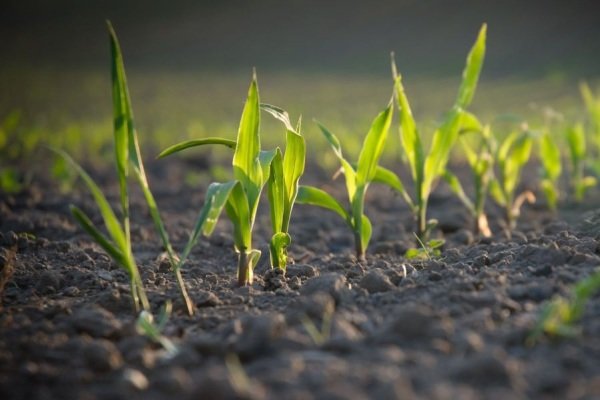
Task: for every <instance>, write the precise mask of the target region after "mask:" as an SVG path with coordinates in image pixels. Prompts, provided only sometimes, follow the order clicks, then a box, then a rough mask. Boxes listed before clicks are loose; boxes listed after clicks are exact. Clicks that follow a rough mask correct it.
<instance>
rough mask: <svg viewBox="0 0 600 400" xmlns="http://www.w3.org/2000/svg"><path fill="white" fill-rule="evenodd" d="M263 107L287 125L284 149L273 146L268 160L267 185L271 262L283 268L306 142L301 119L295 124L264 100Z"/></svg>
mask: <svg viewBox="0 0 600 400" xmlns="http://www.w3.org/2000/svg"><path fill="white" fill-rule="evenodd" d="M262 109H263V110H265V111H267V112H268V113H270V114H271V115H273V116H274V117H275V118H277V119H278V120H280V121H281V122H283V124H284V125H285V129H286V145H285V146H286V147H285V153H284V154H282V153H281V151H280V150H279V149H277V150H276V152H275V156H274V157H273V160H272V162H271V173H270V177H269V182H268V186H267V189H268V194H269V205H270V208H271V224H272V228H273V236H272V237H271V242H270V244H269V250H270V256H271V266H272V267H273V268H280V269H283V270H285V268H286V265H287V247H288V246H289V245H290V243H291V237H290V235H289V233H288V230H289V225H290V218H291V216H292V208H293V207H294V202H295V201H296V197H297V195H298V182H299V180H300V177H301V176H302V174H303V173H304V164H305V158H306V144H305V142H304V138H303V137H302V135H301V134H300V130H301V121H300V120H299V121H298V124H297V126H296V128H294V127H292V124H291V123H290V119H289V116H288V114H287V112H285V111H284V110H282V109H280V108H277V107H274V106H271V105H267V104H263V105H262Z"/></svg>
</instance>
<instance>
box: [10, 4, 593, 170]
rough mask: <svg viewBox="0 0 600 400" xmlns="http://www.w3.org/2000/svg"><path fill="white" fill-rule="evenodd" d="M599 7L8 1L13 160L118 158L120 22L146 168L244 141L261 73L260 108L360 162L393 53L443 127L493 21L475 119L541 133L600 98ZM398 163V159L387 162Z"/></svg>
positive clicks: (273, 137) (313, 150) (312, 146)
mask: <svg viewBox="0 0 600 400" xmlns="http://www.w3.org/2000/svg"><path fill="white" fill-rule="evenodd" d="M598 8H599V7H598V5H597V2H594V1H582V0H579V1H577V0H575V1H569V2H567V1H515V0H506V1H483V0H421V1H417V0H398V1H355V0H345V1H338V0H334V1H299V0H291V1H272V0H257V1H242V0H238V1H191V0H190V1H168V2H167V1H152V2H150V1H137V0H136V1H122V0H121V1H116V0H107V1H80V0H79V1H75V0H54V1H48V0H38V1H15V0H8V1H7V0H5V1H3V4H2V13H1V15H0V34H1V35H2V38H3V39H4V40H2V41H0V52H1V54H2V63H1V64H0V85H1V87H2V90H1V91H0V122H1V121H4V123H3V127H2V129H3V130H4V131H5V132H4V135H5V137H7V138H8V139H5V140H4V143H2V140H0V156H2V161H1V162H2V163H3V164H6V163H9V162H12V163H17V162H25V161H26V159H27V157H28V155H29V154H31V151H32V149H34V148H35V147H36V146H37V145H38V144H39V143H41V142H46V143H51V144H54V145H56V146H60V147H64V148H67V150H69V151H70V152H73V153H74V155H75V156H76V157H77V158H79V159H84V158H87V159H91V158H93V157H96V156H98V155H99V154H107V153H110V140H111V134H112V132H111V121H110V118H111V100H110V71H109V51H108V36H107V33H106V27H105V22H104V21H105V20H106V19H110V20H111V21H112V23H113V25H114V27H115V29H116V31H117V33H118V35H119V38H120V41H121V45H122V49H123V52H124V57H125V65H126V68H127V73H128V79H129V85H130V89H131V94H132V101H133V108H134V112H135V114H136V122H137V126H138V131H139V134H140V139H141V141H142V148H143V151H145V153H146V155H147V156H148V157H150V156H153V155H154V154H155V153H154V152H155V151H157V150H158V149H160V148H162V147H164V146H167V145H169V144H172V143H174V142H176V141H179V140H181V139H184V138H192V137H202V136H216V135H219V136H225V137H230V138H234V137H235V135H236V131H237V123H238V120H239V115H240V113H241V109H242V105H243V101H244V99H245V95H246V90H247V86H248V83H249V81H250V77H251V70H252V67H256V68H257V71H258V77H259V85H260V90H261V100H262V101H264V102H269V103H272V104H276V105H278V106H281V107H283V108H285V109H287V110H288V111H290V114H291V116H292V118H293V119H296V118H297V117H298V116H299V115H300V114H302V115H303V118H304V121H305V124H304V127H305V134H306V135H307V137H308V140H309V144H308V146H309V156H312V157H315V158H320V157H321V153H322V152H323V153H325V152H326V150H323V149H326V147H325V146H324V144H325V142H324V140H323V139H322V138H321V137H320V135H319V134H318V132H317V129H316V127H315V125H314V124H313V123H312V119H313V118H316V119H318V120H319V121H321V122H322V123H324V124H325V125H327V126H328V127H330V128H331V130H332V131H333V132H334V133H336V134H338V135H339V136H340V137H341V139H342V140H343V141H344V147H345V150H346V151H347V152H348V153H351V154H357V152H358V150H359V148H360V140H362V137H363V136H364V134H365V133H366V132H367V130H368V127H369V124H370V121H371V120H372V118H374V116H375V115H376V113H377V112H378V111H379V110H381V109H382V108H384V107H385V105H386V104H387V102H388V100H389V98H390V96H391V93H392V85H391V78H390V69H389V52H390V51H392V50H393V51H395V53H396V60H397V64H398V67H399V69H400V72H401V73H402V74H403V78H404V83H405V86H406V88H407V91H408V96H409V100H411V102H412V106H413V111H414V112H415V114H416V116H417V119H418V120H419V121H421V123H422V128H423V130H424V131H429V130H431V129H433V127H434V126H435V123H436V120H437V119H439V118H440V116H441V115H442V113H443V112H445V111H447V109H448V107H449V106H450V105H451V104H452V101H453V97H454V95H455V92H456V90H457V87H458V84H459V82H460V74H461V71H462V67H463V64H464V59H465V56H466V54H467V52H468V49H469V48H470V46H471V44H472V43H473V41H474V40H475V37H476V34H477V31H478V29H479V27H480V25H481V23H482V22H487V23H488V47H487V48H488V50H487V56H486V62H485V65H484V69H483V74H482V78H481V81H480V87H479V89H478V93H477V95H476V97H475V102H474V104H473V107H472V110H473V111H475V112H476V113H478V114H479V115H480V116H481V119H482V120H484V121H492V120H493V119H494V118H497V117H498V116H502V115H506V114H515V115H519V116H522V117H524V118H527V119H529V120H530V121H531V122H532V123H534V124H535V123H539V122H540V121H541V120H542V119H543V115H544V113H545V111H544V110H545V109H546V108H547V107H552V108H553V109H555V110H558V111H560V112H561V113H563V114H564V116H565V118H566V119H575V118H579V117H580V116H581V115H583V113H584V110H583V106H582V104H581V101H580V99H579V93H578V82H580V81H582V80H586V81H588V82H590V84H591V85H592V87H596V86H597V83H598V78H599V77H600V74H599V72H600V70H599V69H598V61H599V58H600V24H598V23H597V16H598V15H600V13H598ZM17 113H18V115H19V117H18V121H17V122H15V120H17V118H16V115H17ZM9 116H12V118H9ZM263 121H264V122H265V123H264V130H263V132H264V133H263V137H264V138H265V139H264V141H265V142H266V144H267V145H272V144H276V143H281V142H282V140H283V132H281V129H280V128H279V126H278V125H277V124H275V123H272V122H271V121H269V120H268V119H267V118H263ZM429 128H431V129H429ZM7 131H10V132H8V133H7ZM396 136H397V135H393V138H392V140H397V139H396ZM392 144H393V143H392ZM395 152H397V147H396V146H394V145H392V146H388V154H387V157H398V156H399V155H398V154H395ZM325 154H327V156H324V157H325V158H324V160H325V161H327V160H328V159H329V158H327V157H330V155H329V152H326V153H325Z"/></svg>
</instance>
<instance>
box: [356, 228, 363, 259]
mask: <svg viewBox="0 0 600 400" xmlns="http://www.w3.org/2000/svg"><path fill="white" fill-rule="evenodd" d="M354 247H355V248H356V258H357V259H358V261H365V260H366V258H365V250H364V249H363V247H362V241H361V239H360V233H358V232H354Z"/></svg>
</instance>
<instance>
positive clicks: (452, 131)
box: [392, 24, 487, 243]
mask: <svg viewBox="0 0 600 400" xmlns="http://www.w3.org/2000/svg"><path fill="white" fill-rule="evenodd" d="M486 29H487V28H486V25H485V24H484V25H483V26H482V27H481V29H480V31H479V35H478V36H477V40H476V41H475V44H474V45H473V47H472V48H471V51H470V52H469V55H468V56H467V61H466V66H465V69H464V71H463V75H462V77H463V78H462V83H461V85H460V88H459V90H458V96H457V98H456V101H455V102H454V106H453V107H452V109H451V110H450V112H449V113H448V114H447V115H446V118H445V119H444V121H443V123H442V124H441V126H440V127H439V128H438V129H437V130H436V131H435V133H434V134H433V142H432V145H431V148H430V150H429V152H428V153H426V152H425V149H424V147H423V144H422V138H421V135H420V133H419V131H418V129H417V125H416V122H415V120H414V118H413V115H412V111H411V108H410V105H409V103H408V99H407V97H406V93H405V91H404V86H403V85H402V79H401V76H400V75H399V74H398V70H397V68H396V63H395V61H394V59H393V55H392V74H393V78H394V88H395V93H396V100H397V103H398V109H399V110H400V141H401V144H402V149H403V151H404V153H405V155H406V158H407V160H408V164H409V167H410V171H411V174H412V179H413V183H414V188H415V190H414V195H415V199H414V201H412V200H411V201H409V202H408V204H409V206H410V207H411V209H412V210H413V213H414V214H415V219H416V225H417V229H416V233H417V237H418V238H419V240H420V241H421V242H423V243H426V242H427V240H428V237H429V233H430V231H431V229H432V228H433V227H434V226H435V221H433V220H431V221H428V220H427V203H428V200H429V195H430V194H431V191H432V190H433V187H434V184H435V183H436V181H437V180H438V178H440V177H441V176H442V175H443V174H444V172H445V170H446V165H447V163H448V158H449V156H450V152H451V150H452V148H453V147H454V144H455V143H456V141H457V139H458V137H459V133H460V132H461V130H464V129H470V127H469V125H471V124H473V123H476V121H477V120H476V118H474V117H473V116H472V115H471V114H469V113H468V112H466V111H465V110H466V108H467V107H468V106H469V105H470V104H471V101H472V100H473V96H474V95H475V90H476V88H477V82H478V80H479V75H480V72H481V68H482V66H483V60H484V58H485V41H486ZM404 197H405V198H406V197H407V196H404Z"/></svg>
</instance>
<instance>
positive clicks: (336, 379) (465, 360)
mask: <svg viewBox="0 0 600 400" xmlns="http://www.w3.org/2000/svg"><path fill="white" fill-rule="evenodd" d="M183 163H184V161H181V160H175V159H172V160H168V161H160V162H154V163H150V165H148V167H149V168H148V169H149V170H150V171H151V177H150V181H151V183H152V184H153V187H154V192H155V196H156V197H157V200H158V203H159V206H160V207H161V212H162V214H163V218H164V220H165V221H166V225H167V228H168V230H169V232H170V235H171V239H172V241H173V243H174V244H175V246H176V248H179V249H181V248H182V246H183V245H184V243H185V241H186V240H187V232H188V231H189V229H190V227H191V226H192V224H193V221H194V218H195V216H196V213H197V212H198V210H199V208H200V206H201V204H202V200H203V189H204V188H205V187H206V185H204V184H202V185H199V186H196V187H190V186H188V185H187V184H185V183H184V182H185V175H184V173H183V171H184V170H188V169H190V168H191V167H194V168H196V169H197V168H202V165H195V166H190V165H184V164H183ZM308 171H309V172H308V173H309V174H310V175H309V176H307V177H305V179H304V182H309V183H313V184H317V185H319V186H320V187H323V188H326V189H327V190H331V191H332V192H333V193H336V195H337V196H338V198H340V199H343V198H344V193H343V190H342V189H343V188H341V187H340V184H341V182H338V181H335V182H332V181H330V179H329V175H328V173H327V172H324V171H322V170H320V169H319V168H318V167H316V166H311V167H310V168H308ZM463 173H464V171H463ZM94 176H96V177H97V178H98V181H99V182H100V184H101V186H102V187H104V188H106V189H107V192H108V193H109V195H110V196H109V199H110V200H111V201H113V202H114V203H117V202H118V195H117V193H118V192H117V187H116V186H115V185H114V176H113V175H112V170H107V171H96V173H95V174H94ZM58 186H59V185H57V183H56V182H55V181H53V180H51V179H50V178H48V177H46V176H44V175H43V174H42V175H38V176H37V177H36V179H34V181H33V183H32V184H31V185H30V186H29V187H28V188H27V189H25V190H24V191H23V192H21V193H18V194H14V195H8V194H0V233H1V234H0V246H1V248H0V254H1V257H0V265H1V266H2V274H1V276H0V291H1V290H2V289H3V293H2V297H3V298H2V300H3V306H2V309H1V312H0V398H2V399H137V398H140V399H142V398H143V399H161V398H174V399H192V398H193V399H196V398H206V399H230V398H232V399H233V398H239V399H313V398H318V399H366V398H374V399H394V398H398V399H413V398H423V399H480V398H488V399H532V398H533V399H546V398H562V399H599V398H600V302H599V301H598V300H599V297H598V296H597V295H596V296H595V297H594V298H593V299H592V301H591V302H590V304H589V305H588V307H587V308H586V312H585V315H584V317H583V321H582V324H581V334H580V335H579V336H577V337H575V338H573V339H565V340H550V339H548V338H542V340H541V341H540V342H539V343H537V344H535V345H531V344H528V343H527V340H526V339H527V338H528V336H529V333H530V331H531V329H532V328H533V327H534V326H535V322H536V318H537V316H538V314H539V311H540V309H541V307H542V306H543V304H544V302H546V301H547V300H549V299H550V298H552V297H553V296H555V295H559V294H562V295H564V294H567V293H568V291H569V288H570V287H571V286H572V285H573V283H575V282H577V281H578V280H580V279H581V278H584V277H586V276H588V275H589V274H590V273H591V272H592V271H593V270H594V269H595V268H597V266H598V265H600V248H599V242H598V235H599V228H598V226H600V225H598V224H596V223H595V221H597V218H598V215H599V214H597V213H595V212H594V210H593V209H591V210H590V209H589V207H588V208H587V209H586V206H585V205H583V206H577V207H575V206H568V207H563V208H562V209H561V210H560V211H559V212H558V214H553V213H550V212H549V211H547V210H546V209H545V207H544V206H543V204H537V205H533V206H528V207H525V209H524V210H523V214H522V216H521V219H520V220H519V226H518V228H517V231H515V232H514V233H513V235H512V239H507V238H506V236H505V235H504V234H503V233H502V231H501V229H499V222H498V217H499V215H501V213H500V212H499V210H497V209H494V207H492V206H490V216H491V218H490V220H491V225H492V228H493V229H494V231H495V232H496V236H494V237H493V238H491V239H480V238H477V237H474V236H473V235H472V234H471V233H470V231H469V228H470V227H471V226H472V225H473V221H472V220H471V218H470V217H469V215H468V213H467V212H466V211H465V209H464V208H463V207H462V206H461V204H460V203H459V202H458V201H457V200H456V199H455V198H454V197H452V196H451V194H450V193H449V192H448V191H447V189H446V188H445V187H443V186H442V185H440V186H439V187H438V189H437V190H436V192H435V193H434V195H433V197H432V200H431V204H430V213H431V215H432V216H434V217H437V218H438V219H439V220H440V228H441V231H438V235H442V234H443V236H444V237H445V239H446V241H447V242H446V244H445V246H444V249H443V251H442V256H441V257H440V258H435V259H426V260H423V261H410V260H406V259H405V258H404V257H403V254H404V252H405V251H406V249H407V248H409V247H413V246H414V237H413V235H412V218H411V216H410V214H409V212H408V210H407V208H406V207H405V205H404V204H403V203H402V200H401V199H400V198H399V197H397V196H395V195H394V194H393V193H392V192H391V191H389V190H387V189H385V188H382V187H379V186H376V185H373V187H372V188H371V190H370V192H369V195H368V203H367V213H368V215H369V216H370V218H371V219H372V222H373V227H374V234H373V239H372V242H371V245H370V247H369V252H368V255H367V259H366V261H365V262H357V260H356V258H355V257H354V255H353V254H352V249H353V243H352V235H351V233H350V232H349V230H348V229H347V227H346V226H345V225H344V224H343V222H342V221H341V220H340V219H339V218H338V217H337V215H335V214H333V213H330V212H327V211H325V210H320V209H317V208H313V207H308V206H297V207H296V208H295V210H294V216H293V220H292V224H291V226H292V230H291V234H292V238H293V243H292V245H291V247H290V251H289V253H290V256H291V258H292V259H293V262H292V263H291V264H290V265H289V267H288V270H287V273H286V274H285V276H284V275H283V274H281V273H279V272H278V271H273V270H270V268H269V264H268V256H267V254H268V251H267V240H268V238H269V235H270V231H269V229H270V228H269V227H270V225H269V222H268V210H267V209H266V207H263V208H261V210H260V214H259V218H258V221H257V225H256V235H255V237H256V239H255V240H256V246H258V247H259V248H261V249H262V250H263V257H262V259H261V261H260V263H259V265H258V266H257V268H256V279H255V283H254V284H253V285H252V286H251V287H242V288H236V287H235V267H236V256H235V253H234V251H233V242H232V236H231V227H230V224H229V222H228V221H227V220H226V219H223V220H222V221H220V222H219V224H218V226H217V230H216V231H215V233H214V234H213V236H212V237H210V238H206V239H202V240H201V241H200V242H199V244H198V245H197V246H196V247H195V249H194V250H193V252H192V255H191V258H190V260H189V263H188V264H187V266H186V267H185V270H184V271H183V276H184V279H185V282H186V284H187V286H188V288H189V292H190V295H191V297H192V299H193V301H194V304H195V307H196V313H195V315H194V316H193V317H189V316H187V315H186V314H185V312H184V310H183V307H182V303H181V301H180V300H179V296H178V291H177V287H176V283H175V279H174V277H173V275H172V274H171V272H170V271H169V268H168V264H167V263H166V261H165V256H164V253H162V249H161V246H160V244H159V241H158V238H157V236H156V234H155V232H154V229H153V225H152V223H151V220H150V218H149V215H148V212H147V208H146V207H145V205H144V203H143V198H142V196H140V194H139V193H137V192H135V193H134V196H133V200H132V201H133V205H132V211H133V217H132V220H133V223H132V226H133V228H132V237H133V242H134V253H135V256H136V259H137V260H138V262H139V266H140V269H141V271H142V275H143V280H144V284H145V286H146V290H147V292H148V296H149V299H150V302H151V304H152V307H153V311H154V312H156V313H158V311H159V310H160V307H161V306H162V305H163V304H164V302H165V301H166V300H168V299H170V300H172V301H173V303H174V310H173V314H172V315H171V317H170V319H169V322H168V323H167V325H166V327H165V330H164V332H163V334H164V335H165V336H166V337H168V338H169V339H171V340H172V341H173V342H174V343H175V344H176V345H177V346H178V348H179V350H180V351H179V353H178V354H176V355H174V356H173V355H170V354H168V353H167V352H166V351H165V350H164V349H163V348H162V347H161V346H159V345H158V344H156V343H154V342H152V341H151V340H150V339H148V338H147V337H145V336H142V335H140V334H138V333H137V332H136V329H135V320H136V316H135V315H134V314H133V312H132V307H131V298H130V295H129V286H128V281H127V277H126V275H125V273H124V272H123V271H122V270H120V269H119V268H118V267H117V266H116V265H115V264H114V263H113V262H112V261H111V259H110V258H109V257H108V256H107V255H106V254H105V253H104V252H103V251H102V250H101V249H100V248H99V247H98V246H97V245H96V244H95V243H94V242H93V241H92V240H91V239H90V237H88V236H87V235H86V234H85V233H84V232H83V231H82V230H81V229H80V228H79V227H78V226H77V225H76V223H75V222H74V220H73V218H72V217H71V215H70V213H69V208H68V205H69V204H70V203H73V204H77V205H78V206H79V207H80V208H82V209H83V210H84V211H86V212H87V213H88V214H90V215H91V216H93V219H94V220H95V221H99V216H98V213H97V211H96V208H95V205H94V203H93V202H92V200H91V198H90V197H89V196H88V194H87V192H86V191H85V188H84V187H83V185H82V184H80V183H78V184H77V185H76V186H75V188H74V190H73V191H72V192H70V193H67V194H65V193H61V192H60V191H59V189H58ZM593 198H596V199H597V194H596V195H594V196H592V198H591V199H590V200H589V203H588V206H589V205H593V201H592V199H593ZM264 205H266V204H264ZM0 293H1V292H0ZM311 328H312V329H311ZM328 328H329V329H328ZM315 329H316V330H317V331H318V333H316V334H314V333H313V334H312V335H311V334H310V333H309V331H312V330H315Z"/></svg>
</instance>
